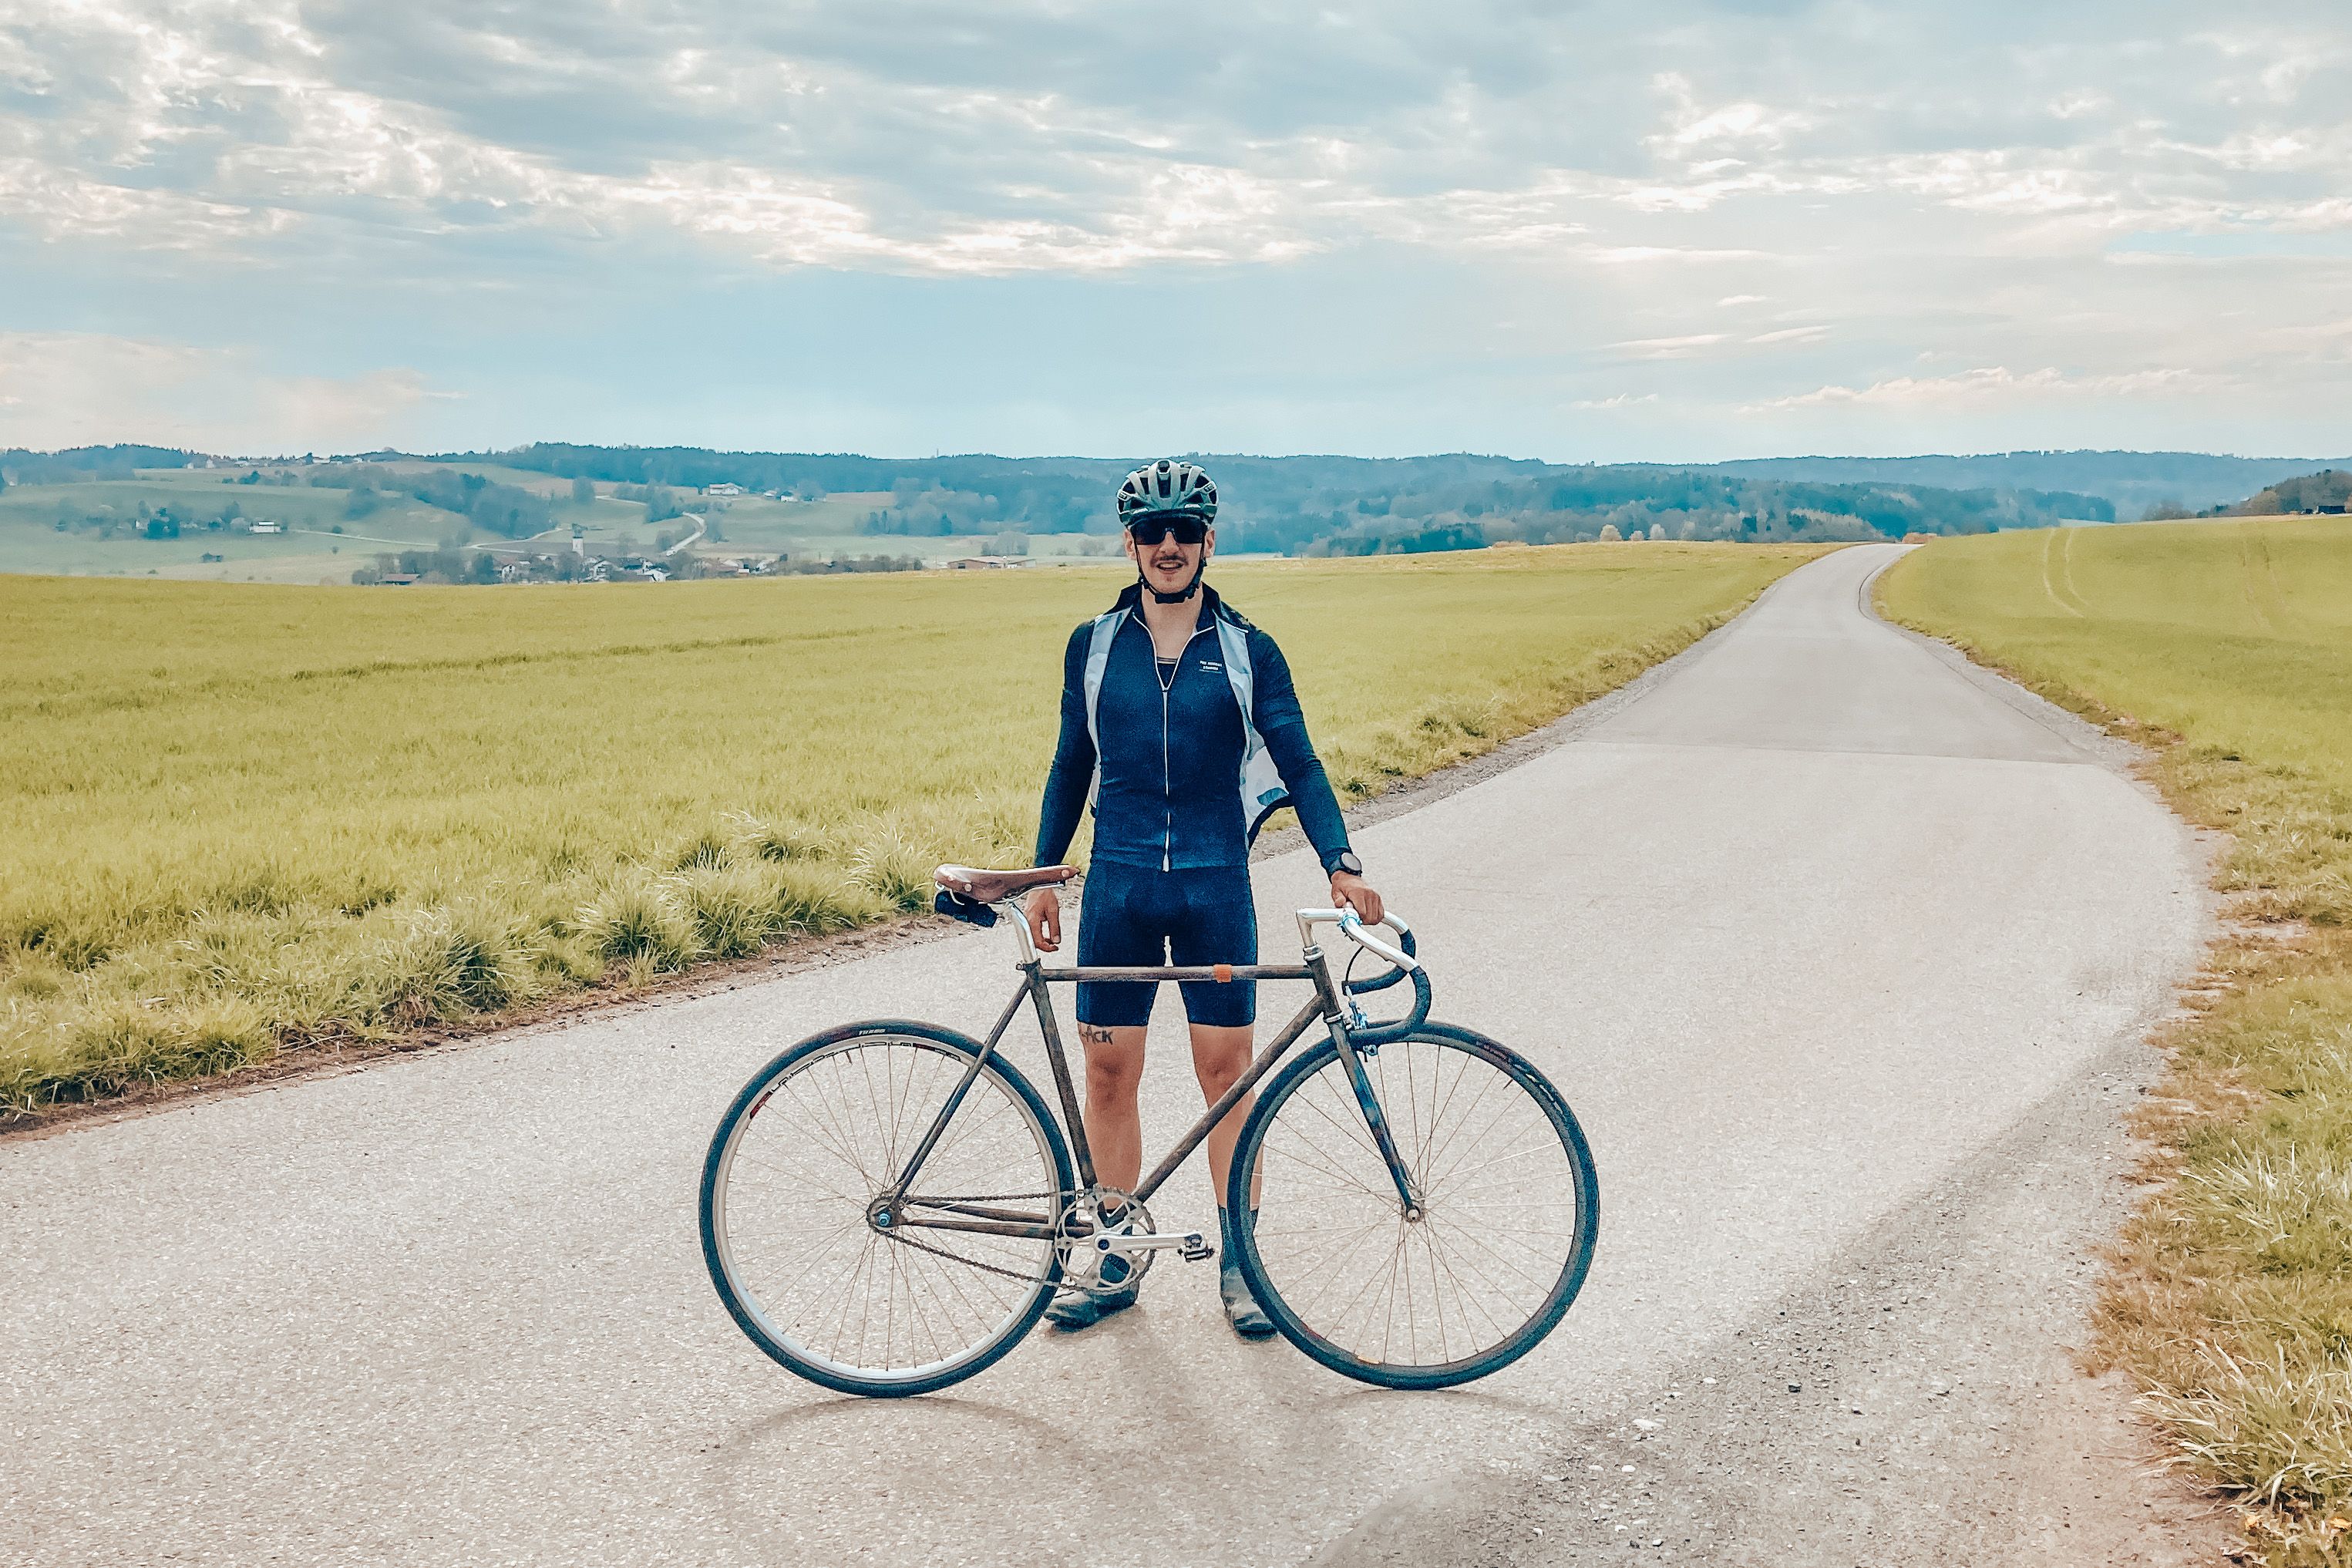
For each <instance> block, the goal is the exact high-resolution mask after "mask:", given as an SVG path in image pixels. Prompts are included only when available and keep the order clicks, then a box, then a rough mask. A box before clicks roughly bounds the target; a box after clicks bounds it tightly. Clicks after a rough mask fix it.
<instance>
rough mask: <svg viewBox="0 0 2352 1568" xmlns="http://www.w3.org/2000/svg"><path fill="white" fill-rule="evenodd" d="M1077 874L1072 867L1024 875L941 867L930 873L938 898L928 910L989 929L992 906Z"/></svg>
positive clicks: (1037, 869)
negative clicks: (938, 888) (931, 909)
mask: <svg viewBox="0 0 2352 1568" xmlns="http://www.w3.org/2000/svg"><path fill="white" fill-rule="evenodd" d="M1077 874H1078V868H1076V867H1075V866H1038V867H1034V868H1031V869H1029V870H1026V871H982V870H976V869H974V868H971V867H970V866H942V867H940V868H939V869H938V870H936V871H934V872H932V873H931V880H932V881H934V882H937V883H938V884H939V885H940V894H939V897H938V898H937V899H935V900H932V903H931V907H932V908H933V909H935V910H938V911H939V912H940V913H941V914H943V915H946V916H948V917H950V919H953V920H960V921H967V922H969V923H971V924H972V925H976V926H992V925H994V924H995V923H996V911H995V910H993V909H992V908H990V907H989V906H991V905H992V904H995V903H999V902H1001V901H1003V900H1006V899H1010V898H1013V897H1015V896H1016V895H1018V894H1021V893H1025V892H1027V891H1028V890H1029V889H1032V888H1050V887H1053V886H1055V884H1057V883H1061V882H1066V881H1068V880H1069V879H1071V878H1073V877H1075V876H1076V875H1077Z"/></svg>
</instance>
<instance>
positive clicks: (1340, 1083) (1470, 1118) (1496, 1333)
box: [1250, 1036, 1585, 1381]
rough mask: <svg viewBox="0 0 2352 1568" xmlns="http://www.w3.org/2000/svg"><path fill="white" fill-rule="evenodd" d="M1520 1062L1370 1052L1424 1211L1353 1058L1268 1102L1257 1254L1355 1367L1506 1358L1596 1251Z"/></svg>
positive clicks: (1563, 1151)
mask: <svg viewBox="0 0 2352 1568" xmlns="http://www.w3.org/2000/svg"><path fill="white" fill-rule="evenodd" d="M1506 1061H1507V1058H1504V1057H1502V1056H1500V1055H1499V1054H1497V1053H1494V1052H1491V1051H1486V1050H1482V1049H1480V1048H1477V1047H1472V1046H1469V1045H1466V1044H1461V1043H1457V1042H1455V1041H1454V1040H1453V1039H1452V1038H1451V1037H1444V1038H1440V1037H1423V1036H1412V1037H1407V1038H1406V1039H1404V1040H1400V1041H1391V1042H1389V1043H1387V1044H1386V1045H1384V1046H1382V1047H1381V1048H1380V1051H1379V1052H1378V1054H1377V1056H1376V1057H1374V1058H1370V1059H1369V1060H1368V1061H1367V1063H1366V1066H1367V1067H1368V1068H1370V1071H1371V1078H1370V1084H1371V1089H1372V1092H1373V1094H1374V1096H1375V1098H1376V1099H1378V1100H1380V1102H1381V1107H1382V1110H1383V1111H1384V1112H1385V1114H1386V1119H1387V1121H1388V1125H1389V1133H1390V1137H1391V1140H1392V1141H1393V1142H1394V1143H1395V1145H1396V1149H1397V1152H1398V1156H1399V1158H1400V1159H1401V1160H1402V1163H1403V1165H1404V1168H1405V1170H1406V1171H1407V1172H1408V1173H1411V1174H1412V1179H1413V1180H1414V1182H1415V1184H1417V1186H1418V1188H1419V1191H1420V1193H1421V1194H1422V1209H1421V1211H1420V1213H1419V1215H1418V1217H1416V1218H1412V1219H1408V1218H1407V1217H1406V1215H1405V1214H1404V1211H1403V1209H1402V1205H1401V1204H1400V1203H1399V1201H1398V1199H1397V1197H1396V1194H1395V1189H1394V1186H1393V1184H1392V1182H1391V1177H1390V1173H1389V1170H1388V1165H1387V1162H1386V1161H1385V1160H1384V1159H1382V1158H1381V1154H1380V1152H1379V1150H1378V1147H1377V1145H1376V1144H1375V1143H1374V1142H1373V1141H1372V1139H1371V1137H1370V1130H1369V1128H1368V1127H1367V1125H1366V1122H1365V1119H1364V1114H1363V1111H1362V1109H1361V1108H1360V1106H1359V1105H1358V1104H1357V1102H1356V1095H1355V1091H1354V1089H1353V1088H1352V1087H1351V1086H1350V1085H1349V1081H1348V1076H1347V1070H1346V1067H1345V1064H1344V1062H1342V1061H1341V1060H1340V1059H1339V1058H1337V1057H1336V1056H1334V1057H1331V1058H1327V1059H1326V1060H1325V1061H1324V1062H1323V1063H1322V1064H1321V1065H1320V1066H1318V1068H1316V1070H1314V1071H1313V1072H1311V1073H1309V1074H1307V1076H1306V1077H1304V1078H1303V1079H1295V1080H1291V1081H1289V1082H1288V1083H1286V1085H1285V1086H1284V1088H1283V1089H1282V1091H1281V1092H1282V1098H1281V1099H1280V1100H1278V1102H1276V1104H1275V1105H1274V1106H1273V1107H1271V1108H1270V1110H1269V1111H1268V1113H1267V1114H1268V1117H1269V1118H1270V1120H1269V1121H1268V1123H1267V1124H1266V1125H1265V1127H1264V1128H1263V1129H1262V1130H1261V1131H1260V1132H1259V1133H1258V1134H1257V1137H1256V1141H1255V1143H1254V1145H1253V1147H1252V1149H1251V1151H1250V1154H1251V1157H1252V1158H1253V1159H1254V1160H1255V1161H1257V1162H1258V1164H1259V1169H1260V1171H1261V1173H1262V1175H1263V1181H1264V1192H1263V1194H1262V1199H1261V1201H1262V1205H1263V1210H1264V1215H1263V1217H1262V1218H1261V1220H1260V1221H1259V1223H1258V1224H1257V1225H1256V1226H1255V1229H1254V1231H1253V1239H1254V1241H1255V1251H1256V1254H1257V1260H1258V1263H1259V1266H1260V1268H1261V1269H1262V1271H1263V1273H1264V1276H1265V1280H1266V1282H1267V1283H1268V1285H1269V1286H1270V1287H1271V1289H1273V1290H1274V1292H1275V1293H1276V1295H1277V1296H1278V1297H1279V1298H1280V1299H1281V1300H1282V1302H1283V1303H1284V1304H1285V1306H1286V1308H1287V1309H1288V1310H1289V1311H1290V1312H1292V1313H1293V1314H1294V1315H1295V1316H1296V1318H1297V1321H1299V1322H1300V1323H1302V1324H1303V1325H1304V1326H1306V1327H1307V1328H1308V1329H1310V1330H1311V1331H1313V1333H1314V1334H1315V1335H1316V1336H1318V1343H1320V1344H1323V1345H1325V1346H1328V1347H1329V1350H1330V1352H1331V1353H1336V1354H1338V1355H1340V1356H1342V1357H1344V1358H1347V1362H1348V1364H1349V1365H1354V1364H1361V1365H1363V1366H1365V1367H1366V1368H1367V1369H1376V1368H1380V1367H1388V1366H1395V1367H1400V1368H1422V1367H1428V1368H1451V1367H1454V1366H1457V1365H1465V1364H1471V1363H1476V1362H1477V1361H1479V1360H1480V1359H1481V1358H1485V1357H1489V1356H1492V1355H1494V1354H1496V1353H1498V1351H1507V1356H1506V1359H1507V1357H1508V1356H1509V1355H1516V1354H1517V1353H1518V1350H1519V1349H1522V1348H1524V1344H1522V1345H1520V1346H1518V1347H1516V1348H1514V1347H1511V1343H1510V1342H1512V1341H1513V1340H1515V1339H1519V1338H1522V1337H1523V1334H1524V1331H1526V1330H1527V1329H1528V1325H1529V1324H1531V1323H1533V1322H1535V1321H1537V1320H1538V1317H1539V1315H1541V1314H1542V1313H1543V1312H1544V1311H1545V1310H1546V1308H1547V1306H1548V1305H1553V1306H1554V1310H1555V1312H1556V1310H1557V1306H1556V1305H1554V1299H1555V1297H1556V1296H1557V1295H1558V1293H1559V1289H1561V1284H1560V1282H1561V1280H1562V1279H1563V1277H1564V1275H1565V1272H1566V1270H1567V1268H1568V1267H1569V1263H1570V1259H1571V1258H1574V1257H1575V1256H1577V1254H1578V1252H1579V1249H1580V1247H1582V1246H1584V1245H1585V1238H1584V1237H1583V1236H1582V1234H1581V1228H1580V1227H1581V1226H1582V1224H1583V1219H1582V1210H1581V1208H1580V1199H1579V1196H1578V1192H1579V1188H1578V1172H1577V1170H1576V1167H1575V1164H1574V1162H1573V1160H1572V1158H1571V1152H1570V1148H1569V1146H1568V1144H1567V1142H1566V1141H1565V1139H1564V1137H1563V1134H1562V1133H1561V1131H1559V1127H1558V1126H1557V1124H1556V1123H1555V1121H1554V1120H1553V1117H1552V1114H1551V1112H1550V1111H1549V1110H1547V1109H1546V1102H1545V1100H1543V1099H1541V1098H1540V1097H1539V1096H1538V1093H1537V1092H1536V1090H1535V1089H1532V1088H1530V1087H1529V1086H1528V1084H1527V1083H1526V1082H1524V1081H1522V1079H1521V1078H1520V1077H1517V1076H1515V1072H1524V1071H1525V1069H1523V1068H1521V1069H1515V1068H1510V1067H1508V1066H1507V1065H1505V1064H1506ZM1276 1216H1279V1217H1278V1218H1277V1217H1276ZM1269 1220H1271V1221H1274V1223H1272V1224H1269V1223H1267V1221H1269ZM1321 1353H1325V1352H1321V1351H1318V1354H1321ZM1335 1364H1339V1363H1335ZM1365 1375H1368V1376H1369V1375H1370V1372H1369V1371H1368V1372H1367V1373H1366V1374H1365ZM1448 1375H1449V1376H1450V1375H1451V1374H1450V1373H1449V1374H1448ZM1463 1375H1475V1372H1471V1373H1464V1374H1463ZM1372 1380H1373V1381H1379V1379H1378V1378H1377V1377H1375V1378H1373V1379H1372ZM1441 1381H1443V1379H1441Z"/></svg>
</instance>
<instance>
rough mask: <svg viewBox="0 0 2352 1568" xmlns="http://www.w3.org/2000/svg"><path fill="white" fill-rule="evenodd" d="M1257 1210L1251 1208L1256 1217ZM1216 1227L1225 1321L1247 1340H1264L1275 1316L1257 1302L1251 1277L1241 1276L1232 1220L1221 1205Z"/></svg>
mask: <svg viewBox="0 0 2352 1568" xmlns="http://www.w3.org/2000/svg"><path fill="white" fill-rule="evenodd" d="M1255 1215H1256V1211H1255V1210H1252V1211H1251V1216H1252V1217H1253V1218H1255ZM1217 1229H1218V1230H1219V1231H1220V1232H1221V1233H1223V1234H1222V1235H1221V1236H1220V1237H1219V1239H1220V1240H1221V1241H1222V1242H1223V1246H1222V1247H1219V1248H1218V1251H1217V1294H1218V1295H1220V1296H1222V1297H1223V1298H1224V1302H1225V1321H1227V1322H1229V1323H1231V1324H1233V1326H1234V1332H1235V1333H1237V1334H1239V1335H1241V1337H1242V1338H1244V1339H1245V1340H1262V1339H1264V1338H1265V1336H1266V1335H1268V1334H1270V1333H1272V1332H1274V1320H1273V1319H1272V1318H1269V1317H1267V1316H1266V1315H1265V1308H1263V1307H1261V1306H1259V1305H1258V1304H1257V1298H1256V1297H1255V1296H1254V1295H1252V1294H1251V1293H1250V1288H1249V1281H1248V1280H1246V1279H1243V1278H1242V1266H1241V1265H1240V1264H1239V1263H1238V1262H1236V1261H1234V1226H1233V1221H1232V1220H1230V1219H1228V1218H1227V1217H1226V1215H1225V1211H1224V1210H1223V1209H1222V1208H1220V1209H1219V1210H1217Z"/></svg>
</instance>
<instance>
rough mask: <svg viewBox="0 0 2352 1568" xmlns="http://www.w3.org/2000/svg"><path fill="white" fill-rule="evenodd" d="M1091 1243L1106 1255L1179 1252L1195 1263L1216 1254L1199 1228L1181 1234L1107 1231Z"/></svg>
mask: <svg viewBox="0 0 2352 1568" xmlns="http://www.w3.org/2000/svg"><path fill="white" fill-rule="evenodd" d="M1090 1245H1091V1246H1092V1247H1094V1249H1095V1250H1096V1251H1097V1252H1100V1253H1104V1254H1106V1255H1108V1254H1110V1253H1129V1252H1179V1253H1181V1254H1183V1256H1184V1257H1185V1258H1186V1259H1187V1260H1188V1261H1191V1262H1193V1263H1198V1262H1200V1261H1202V1259H1203V1258H1213V1257H1215V1256H1216V1254H1215V1252H1214V1250H1213V1248H1211V1247H1209V1245H1208V1244H1207V1243H1206V1242H1204V1241H1202V1239H1201V1233H1200V1232H1199V1231H1197V1230H1195V1231H1187V1232H1186V1233H1184V1234H1183V1235H1181V1236H1177V1235H1153V1234H1150V1233H1146V1234H1144V1235H1141V1236H1118V1235H1112V1234H1108V1233H1106V1234H1103V1235H1100V1236H1097V1237H1095V1238H1094V1240H1093V1241H1092V1242H1091V1243H1090Z"/></svg>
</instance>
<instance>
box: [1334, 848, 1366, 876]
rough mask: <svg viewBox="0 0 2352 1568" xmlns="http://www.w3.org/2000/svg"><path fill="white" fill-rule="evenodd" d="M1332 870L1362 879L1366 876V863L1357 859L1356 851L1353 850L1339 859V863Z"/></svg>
mask: <svg viewBox="0 0 2352 1568" xmlns="http://www.w3.org/2000/svg"><path fill="white" fill-rule="evenodd" d="M1332 869H1333V870H1335V871H1345V872H1347V873H1348V875H1349V876H1351V877H1360V876H1362V875H1363V874H1364V863H1363V862H1362V861H1361V860H1359V859H1357V858H1356V854H1355V851H1354V850H1352V849H1351V850H1349V851H1348V852H1347V853H1345V854H1343V855H1341V856H1340V857H1339V864H1338V865H1337V866H1335V867H1333V868H1332Z"/></svg>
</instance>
